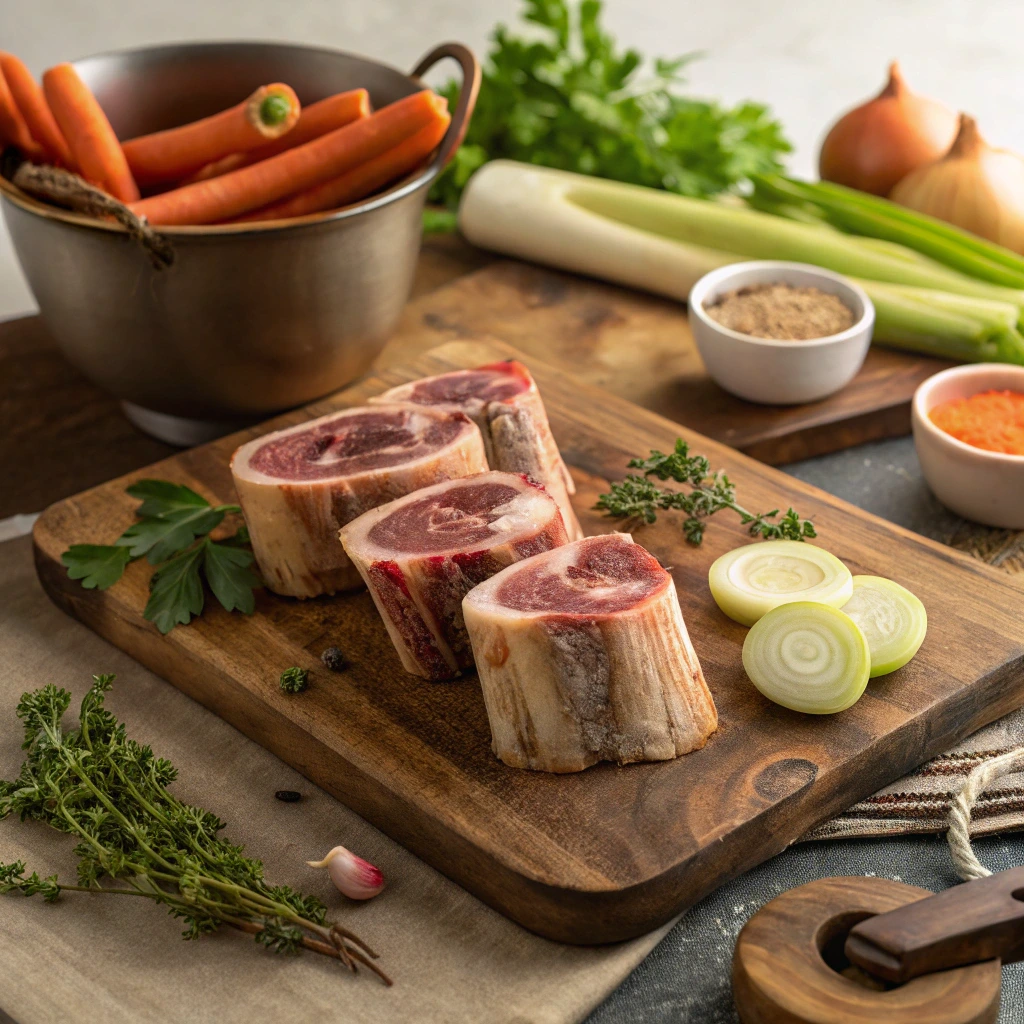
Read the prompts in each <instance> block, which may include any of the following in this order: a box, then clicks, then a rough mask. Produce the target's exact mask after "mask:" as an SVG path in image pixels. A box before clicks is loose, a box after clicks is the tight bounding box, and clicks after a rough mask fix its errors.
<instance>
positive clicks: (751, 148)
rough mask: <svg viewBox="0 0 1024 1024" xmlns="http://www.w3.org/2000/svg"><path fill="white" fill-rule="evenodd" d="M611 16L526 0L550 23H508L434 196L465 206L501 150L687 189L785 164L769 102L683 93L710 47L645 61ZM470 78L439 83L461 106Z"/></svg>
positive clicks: (528, 17) (704, 189) (706, 192)
mask: <svg viewBox="0 0 1024 1024" xmlns="http://www.w3.org/2000/svg"><path fill="white" fill-rule="evenodd" d="M600 18H601V3H600V0H583V2H582V3H579V4H578V5H576V6H575V7H570V4H569V2H568V0H525V3H524V13H523V19H524V20H525V21H526V22H528V23H529V24H530V25H531V26H535V27H536V28H539V29H540V30H541V31H540V32H539V33H538V32H536V31H535V30H532V31H531V33H530V38H528V39H525V38H520V37H518V36H515V35H513V34H512V33H511V32H510V31H509V30H508V29H507V28H506V27H505V26H504V25H498V26H497V28H496V29H495V30H494V33H493V35H492V37H491V41H492V47H491V51H490V53H489V54H488V58H487V62H486V66H485V68H484V75H483V81H482V84H481V87H480V94H479V98H478V100H477V105H476V110H475V112H474V114H473V118H472V121H471V122H470V125H469V130H468V131H467V133H466V138H465V141H464V142H463V144H462V146H461V147H460V149H459V150H458V151H457V153H456V154H455V158H454V159H453V160H452V161H451V163H450V164H449V165H448V167H447V169H446V170H445V172H444V173H443V174H442V175H441V177H440V178H439V179H438V180H437V182H435V184H434V186H433V188H432V190H431V199H432V201H434V202H437V203H441V204H443V205H445V206H447V207H449V208H451V209H454V208H455V207H456V206H457V205H458V201H459V196H460V195H461V194H462V189H463V188H464V187H465V185H466V182H467V181H469V178H470V176H471V175H472V174H473V172H474V171H476V170H477V169H478V168H479V167H480V166H481V165H483V164H484V163H486V162H487V161H488V160H494V159H497V158H499V157H504V158H507V159H511V160H522V161H525V162H527V163H534V164H540V165H543V166H546V167H555V168H558V169H560V170H566V171H576V172H579V173H582V174H592V175H596V176H598V177H602V178H611V179H613V180H616V181H626V182H631V183H632V184H636V185H647V186H650V187H653V188H662V189H668V190H669V191H672V192H678V193H680V194H682V195H687V196H710V195H715V194H717V193H719V192H724V191H735V190H737V189H741V188H743V187H744V186H745V185H746V184H747V182H748V179H749V177H750V176H751V175H753V174H759V173H772V172H773V171H775V170H777V169H780V168H781V163H780V160H779V158H780V156H781V155H782V154H784V153H788V152H789V151H790V150H791V146H790V145H789V143H788V142H787V141H786V139H785V137H784V136H783V134H782V128H781V126H780V124H779V122H778V121H776V120H775V119H774V118H773V117H772V115H771V112H770V111H769V110H768V108H767V107H765V106H763V105H762V104H759V103H752V102H746V103H741V104H739V105H738V106H736V107H726V106H722V105H721V104H718V103H715V102H713V101H708V100H697V99H692V98H688V97H685V96H683V95H682V94H681V91H680V90H681V87H682V86H683V85H684V84H685V80H684V78H683V72H684V70H685V68H686V66H687V65H688V64H689V63H690V62H691V61H693V60H694V59H696V57H697V56H698V55H696V54H688V55H686V56H682V57H677V58H675V59H673V60H664V59H661V60H656V61H655V62H654V63H653V66H652V67H645V64H644V59H643V57H642V56H641V55H640V54H639V53H637V51H635V50H625V51H619V50H618V49H617V47H616V43H615V40H614V39H613V38H612V37H611V36H610V35H609V34H608V33H606V32H605V31H604V30H603V28H602V26H601V23H600ZM458 89H459V87H458V84H457V83H456V82H454V81H452V82H449V83H448V84H447V85H446V86H444V87H443V88H442V89H440V90H439V91H440V92H441V94H442V95H444V96H445V97H446V98H447V99H448V102H449V105H451V106H454V103H455V101H456V99H457V96H458ZM432 224H433V226H434V227H435V230H436V227H437V225H438V224H439V222H438V221H437V220H436V219H435V220H434V221H433V222H432Z"/></svg>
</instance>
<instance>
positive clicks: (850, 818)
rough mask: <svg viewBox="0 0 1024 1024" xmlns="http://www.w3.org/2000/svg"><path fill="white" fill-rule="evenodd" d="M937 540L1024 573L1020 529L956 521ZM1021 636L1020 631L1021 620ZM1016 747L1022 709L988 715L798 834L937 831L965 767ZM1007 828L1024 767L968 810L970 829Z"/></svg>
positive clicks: (1018, 815)
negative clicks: (985, 721)
mask: <svg viewBox="0 0 1024 1024" xmlns="http://www.w3.org/2000/svg"><path fill="white" fill-rule="evenodd" d="M943 539H944V540H945V541H946V543H948V544H950V545H951V546H952V547H955V548H959V549H960V550H961V551H966V552H968V553H969V554H971V555H974V557H975V558H980V559H982V560H983V561H985V562H988V563H989V564H990V565H994V566H998V567H999V568H1000V569H1003V570H1005V571H1006V572H1010V573H1024V532H1021V533H1016V532H1011V531H1009V530H990V529H987V528H986V527H983V526H974V525H973V524H970V523H964V524H962V525H961V526H960V527H958V528H957V530H956V532H955V533H954V534H952V535H951V536H950V537H948V538H943ZM1022 578H1024V577H1022ZM1021 635H1022V637H1024V623H1021ZM1017 747H1024V708H1022V709H1020V710H1018V711H1014V712H1013V713H1012V714H1009V715H1007V716H1006V717H1005V718H1001V719H999V721H997V722H993V723H992V724H991V725H988V726H986V727H985V728H984V729H981V730H979V731H978V732H976V733H975V734H974V735H973V736H969V737H968V738H967V739H966V740H964V741H963V742H962V743H960V744H958V745H957V746H955V747H954V748H953V749H952V750H948V751H946V753H944V754H940V755H939V756H938V757H936V758H933V759H932V760H931V761H928V762H926V763H925V764H923V765H921V767H920V768H918V769H917V771H915V772H912V773H911V774H910V775H907V776H905V777H904V778H902V779H899V780H898V781H896V782H894V783H893V784H892V785H891V786H886V787H885V789H883V790H880V791H879V792H878V793H876V794H875V795H874V796H871V797H868V798H867V799H866V800H861V801H860V803H857V804H854V806H853V807H851V808H849V810H846V811H844V812H843V813H842V814H840V815H839V816H838V817H837V818H834V819H833V820H832V821H827V822H825V823H824V824H822V825H819V826H818V827H817V828H815V829H812V830H811V831H810V832H808V833H807V835H806V836H804V840H811V839H843V838H852V837H855V836H892V835H904V834H907V833H913V832H944V831H945V830H946V814H947V813H948V812H949V806H950V804H951V803H952V801H953V799H954V798H955V796H956V795H957V793H958V792H959V791H960V789H961V787H962V786H963V784H964V781H965V780H966V778H967V776H968V775H969V774H970V772H971V770H972V769H973V768H975V767H976V766H977V765H978V764H980V763H981V762H982V761H984V760H987V759H988V758H990V757H995V756H997V755H998V754H1005V753H1006V752H1007V751H1009V750H1013V749H1015V748H1017ZM1015 829H1024V773H1022V774H1016V775H1007V776H1005V777H1004V778H1002V779H1000V780H999V781H998V783H997V784H996V785H995V786H993V787H992V788H991V789H988V790H986V791H985V792H984V793H982V794H981V797H980V798H979V799H978V802H977V804H976V805H975V807H974V811H973V813H972V815H971V834H972V835H991V834H992V833H995V832H1007V831H1012V830H1015Z"/></svg>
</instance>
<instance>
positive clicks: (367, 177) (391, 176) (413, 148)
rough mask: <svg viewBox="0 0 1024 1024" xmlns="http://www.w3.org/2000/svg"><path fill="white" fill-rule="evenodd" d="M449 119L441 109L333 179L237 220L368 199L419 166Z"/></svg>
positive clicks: (331, 207) (267, 217)
mask: <svg viewBox="0 0 1024 1024" xmlns="http://www.w3.org/2000/svg"><path fill="white" fill-rule="evenodd" d="M450 121H451V118H450V117H449V116H448V112H447V111H442V112H441V113H439V114H438V116H437V118H436V120H434V121H432V122H431V123H430V124H428V125H427V126H426V128H421V129H420V130H419V131H418V132H417V133H416V134H415V135H411V136H410V137H409V138H407V139H405V140H403V141H402V142H400V143H399V144H398V145H397V146H393V147H392V148H391V149H389V150H386V151H385V152H383V153H381V154H380V156H377V157H374V158H373V159H372V160H367V161H366V163H365V164H360V165H359V166H358V167H353V168H352V170H351V171H347V172H346V173H345V174H342V175H340V176H339V177H337V178H334V179H332V180H331V181H325V182H324V183H323V184H322V185H316V186H314V187H313V188H310V189H306V191H305V192H300V193H299V194H298V195H296V196H292V197H291V199H285V200H284V201H283V202H280V203H273V204H272V205H270V206H264V207H263V209H262V210H256V211H255V212H254V213H247V214H246V215H245V216H244V217H239V218H238V220H239V221H252V220H279V219H280V218H282V217H301V216H303V215H304V214H307V213H319V212H320V211H321V210H336V209H337V208H338V207H339V206H347V205H348V204H349V203H355V202H357V201H358V200H360V199H365V198H366V197H367V196H369V195H372V194H373V193H374V192H376V191H377V190H378V189H381V188H383V187H384V186H385V185H390V184H391V182H393V181H397V180H398V179H399V178H401V177H403V176H404V175H406V174H408V173H409V172H410V171H412V170H415V168H417V167H419V165H420V164H421V163H423V161H424V160H426V158H427V157H428V156H430V154H431V153H433V152H434V150H435V149H437V147H438V144H439V143H440V142H441V140H442V139H443V138H444V133H445V132H446V131H447V130H448V124H449V123H450Z"/></svg>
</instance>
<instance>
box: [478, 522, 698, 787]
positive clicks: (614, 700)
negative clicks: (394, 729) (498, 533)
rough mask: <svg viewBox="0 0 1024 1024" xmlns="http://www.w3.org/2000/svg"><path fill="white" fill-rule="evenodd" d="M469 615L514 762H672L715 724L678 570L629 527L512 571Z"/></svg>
mask: <svg viewBox="0 0 1024 1024" xmlns="http://www.w3.org/2000/svg"><path fill="white" fill-rule="evenodd" d="M463 613H464V617H465V621H466V627H467V629H468V631H469V637H470V640H471V642H472V646H473V653H474V655H475V657H476V665H477V669H478V671H479V673H480V682H481V685H482V687H483V695H484V703H485V704H486V706H487V717H488V719H489V720H490V724H491V736H492V741H493V747H494V752H495V753H496V754H497V755H498V757H499V758H501V760H502V761H504V762H505V764H508V765H511V766H513V767H515V768H534V769H539V770H541V771H548V772H577V771H581V770H582V769H584V768H587V767H588V766H590V765H592V764H594V763H596V762H597V761H617V762H619V763H620V764H625V763H627V762H631V761H664V760H668V759H670V758H674V757H678V756H679V755H681V754H685V753H688V752H689V751H691V750H696V749H698V748H700V747H703V746H704V743H705V742H706V740H707V738H708V736H710V735H711V733H713V732H714V731H715V729H716V728H717V726H718V715H717V712H716V710H715V704H714V701H713V700H712V698H711V693H710V692H709V690H708V688H707V685H706V683H705V682H704V674H703V672H702V671H701V667H700V663H699V662H698V660H697V655H696V653H695V652H694V650H693V646H692V644H691V643H690V638H689V636H688V634H687V631H686V626H685V624H684V623H683V616H682V612H681V611H680V608H679V598H678V596H677V594H676V588H675V584H674V583H673V582H672V577H671V576H670V575H669V574H668V573H667V572H666V571H665V570H664V569H663V568H662V566H661V565H660V564H659V563H658V560H657V559H656V558H655V557H654V556H653V555H651V554H650V553H649V552H648V551H646V550H645V549H644V548H642V547H641V546H640V545H639V544H634V543H633V540H632V538H631V537H630V536H629V535H628V534H621V533H618V534H609V535H607V536H603V537H588V538H587V539H586V540H581V541H577V542H576V543H574V544H567V545H565V546H564V547H560V548H558V549H556V550H554V551H549V552H546V553H545V554H541V555H536V556H535V557H533V558H529V559H525V560H523V561H522V562H519V563H517V564H516V565H513V566H510V567H509V568H508V569H505V570H503V571H502V572H500V573H498V574H497V575H496V576H493V577H491V579H489V580H487V581H486V582H485V583H483V584H481V585H480V586H478V587H477V588H476V589H475V590H473V591H472V592H470V593H469V594H468V595H467V597H466V600H465V601H464V602H463Z"/></svg>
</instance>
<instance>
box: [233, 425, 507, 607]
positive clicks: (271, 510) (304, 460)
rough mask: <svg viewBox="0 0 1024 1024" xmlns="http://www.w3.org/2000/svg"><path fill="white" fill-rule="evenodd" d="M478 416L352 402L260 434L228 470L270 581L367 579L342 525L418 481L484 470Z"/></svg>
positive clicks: (296, 584) (295, 586) (284, 587)
mask: <svg viewBox="0 0 1024 1024" xmlns="http://www.w3.org/2000/svg"><path fill="white" fill-rule="evenodd" d="M486 469H487V458H486V454H485V452H484V447H483V441H482V439H481V437H480V431H479V430H478V429H477V427H476V425H475V424H474V423H473V422H472V421H471V420H470V419H469V418H468V417H467V416H465V415H464V414H462V413H460V412H457V411H454V410H450V409H442V408H436V409H432V408H426V407H423V408H420V407H414V406H408V405H406V406H398V405H393V406H389V405H374V406H373V407H360V408H355V409H346V410H344V411H343V412H339V413H332V414H330V415H328V416H323V417H321V418H320V419H316V420H312V421H310V422H308V423H302V424H299V425H298V426H295V427H290V428H288V429H286V430H280V431H277V432H276V433H273V434H268V435H266V436H264V437H259V438H256V439H255V440H254V441H250V442H249V443H248V444H244V445H242V447H241V448H239V449H238V450H237V451H236V452H235V454H234V455H233V456H232V459H231V474H232V476H233V478H234V482H235V489H236V491H237V492H238V499H239V503H240V504H241V506H242V511H243V513H244V515H245V521H246V525H247V526H248V527H249V533H250V535H251V537H252V546H253V551H254V553H255V555H256V561H257V562H258V564H259V567H260V572H261V574H262V576H263V579H264V581H265V582H266V584H267V586H268V587H269V588H270V589H271V590H273V591H274V592H275V593H278V594H285V595H287V596H291V597H315V596H317V595H318V594H331V593H334V592H335V591H338V590H347V589H351V588H352V587H357V586H359V585H360V584H361V583H362V579H361V577H360V575H359V572H358V571H357V570H356V568H355V567H354V566H353V565H352V563H351V562H350V561H349V559H348V556H347V555H346V554H345V551H344V549H343V548H342V546H341V545H340V544H339V543H338V530H339V529H340V528H341V527H342V526H344V525H345V524H346V523H348V522H351V521H352V520H353V519H355V518H357V517H358V516H360V515H362V514H363V513H364V512H366V511H367V510H369V509H371V508H374V507H375V506H377V505H382V504H384V503H385V502H389V501H392V500H394V499H395V498H398V497H401V496H402V495H404V494H409V493H411V492H412V491H415V490H417V489H418V488H421V487H426V486H429V485H431V484H436V483H439V482H441V481H443V480H450V479H453V478H456V477H464V476H470V475H471V474H474V473H481V472H485V471H486Z"/></svg>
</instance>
